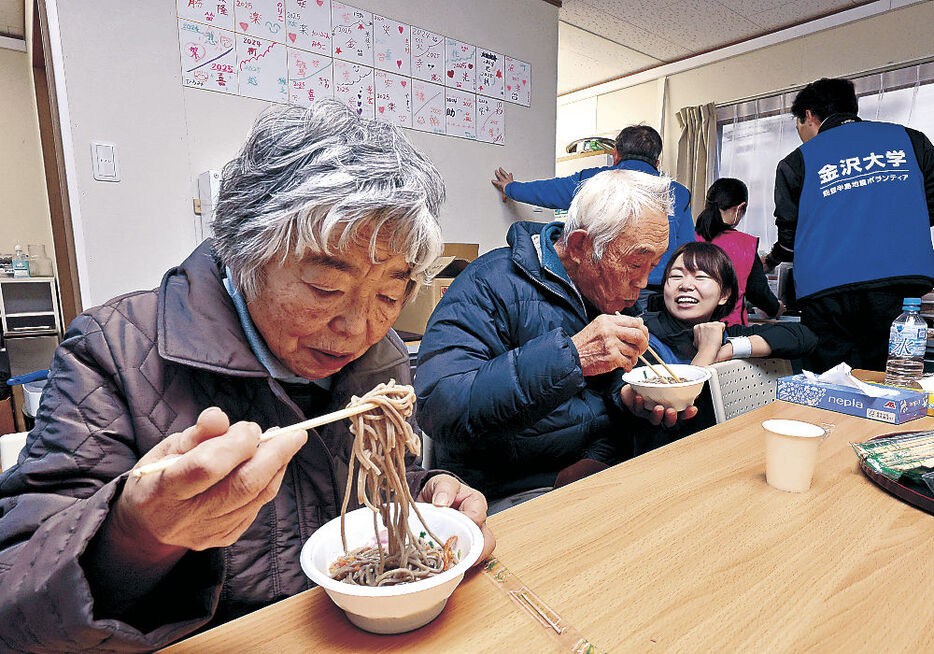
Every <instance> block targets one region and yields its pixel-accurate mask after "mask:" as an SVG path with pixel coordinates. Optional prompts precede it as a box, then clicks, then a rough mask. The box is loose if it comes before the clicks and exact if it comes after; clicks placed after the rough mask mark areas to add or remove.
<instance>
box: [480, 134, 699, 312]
mask: <svg viewBox="0 0 934 654" xmlns="http://www.w3.org/2000/svg"><path fill="white" fill-rule="evenodd" d="M661 153H662V137H661V136H660V135H659V134H658V132H656V131H655V130H654V129H652V128H651V127H649V126H648V125H631V126H629V127H626V128H625V129H623V131H621V132H620V133H619V135H618V136H617V137H616V148H615V149H614V150H613V165H612V166H602V167H598V168H588V169H586V170H582V171H580V172H579V173H574V174H573V175H570V176H568V177H555V178H554V179H540V180H537V181H534V182H517V181H515V180H514V179H513V176H512V173H509V172H506V171H505V170H503V169H502V168H499V169H497V170H496V171H494V175H495V179H493V180H491V181H492V183H493V186H495V187H496V188H497V189H498V190H499V191H500V192H501V193H502V194H503V201H504V202H505V201H506V200H507V199H511V200H515V201H517V202H524V203H526V204H534V205H537V206H540V207H546V208H548V209H565V210H566V209H567V208H568V207H570V206H571V200H573V199H574V194H575V193H577V190H578V189H579V188H580V186H581V184H582V183H583V182H584V181H586V180H588V179H590V178H591V177H593V176H594V175H596V174H597V173H601V172H603V171H605V170H613V169H617V170H637V171H639V172H642V173H648V174H649V175H656V176H657V175H661V174H662V173H660V172H659V170H658V158H659V156H661ZM671 192H672V194H673V196H674V199H673V202H672V211H671V213H670V214H668V250H667V251H666V252H665V254H663V255H662V258H661V261H659V263H658V265H657V266H655V268H654V269H653V270H652V272H651V273H650V274H649V282H648V285H647V286H646V287H645V290H644V291H643V292H642V293H641V294H640V296H639V299H640V300H642V302H643V304H644V302H645V299H646V297H647V296H648V295H649V294H651V293H657V292H660V291H661V290H662V271H664V270H665V266H666V265H667V263H668V259H669V257H670V256H671V253H672V252H674V251H675V250H677V249H678V247H679V246H681V245H683V244H684V243H690V242H691V241H693V240H694V221H693V220H692V218H691V192H690V191H688V190H687V189H686V188H685V187H684V186H682V185H681V184H679V183H678V182H675V181H672V182H671Z"/></svg>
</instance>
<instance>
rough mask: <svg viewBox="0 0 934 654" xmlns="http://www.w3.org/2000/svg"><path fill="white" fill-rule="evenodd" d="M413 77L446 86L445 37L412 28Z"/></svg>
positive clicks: (418, 28)
mask: <svg viewBox="0 0 934 654" xmlns="http://www.w3.org/2000/svg"><path fill="white" fill-rule="evenodd" d="M412 77H414V78H415V79H420V80H423V81H425V82H434V83H435V84H444V36H442V35H441V34H435V33H434V32H429V31H428V30H423V29H422V28H420V27H415V26H414V25H413V26H412Z"/></svg>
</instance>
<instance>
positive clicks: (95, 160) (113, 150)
mask: <svg viewBox="0 0 934 654" xmlns="http://www.w3.org/2000/svg"><path fill="white" fill-rule="evenodd" d="M91 164H92V168H93V170H94V179H96V180H99V181H102V182H119V181H120V164H119V163H118V161H117V146H116V145H114V144H113V143H102V142H100V141H91Z"/></svg>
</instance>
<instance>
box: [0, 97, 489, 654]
mask: <svg viewBox="0 0 934 654" xmlns="http://www.w3.org/2000/svg"><path fill="white" fill-rule="evenodd" d="M443 193H444V191H443V185H442V182H441V178H440V175H439V173H438V172H437V170H436V169H435V168H434V167H433V166H432V165H431V163H430V162H429V161H428V160H427V159H426V158H425V157H424V156H422V155H421V154H420V153H419V152H417V151H416V150H415V149H414V148H413V147H412V146H411V145H410V144H409V143H408V141H406V139H405V138H403V137H402V135H401V133H400V132H399V131H398V130H397V129H395V128H392V127H389V126H388V125H385V124H379V123H374V122H367V121H363V120H361V119H359V118H358V117H357V116H356V115H355V114H353V112H351V111H350V110H348V109H346V108H345V107H343V106H342V105H340V104H339V103H337V102H333V101H318V102H316V103H315V104H314V105H313V106H312V107H311V108H310V109H307V110H305V109H299V108H294V107H293V108H287V109H280V110H276V111H272V112H269V113H266V114H264V115H262V116H261V117H260V118H259V119H258V120H257V122H256V124H255V126H254V128H253V131H252V133H251V135H250V137H249V139H248V141H247V143H246V144H245V146H244V147H243V149H242V151H241V152H240V154H239V155H238V156H237V157H236V158H235V159H234V160H233V161H231V162H230V163H229V164H227V166H225V168H224V172H223V181H222V183H221V190H220V196H219V201H218V207H217V216H216V220H215V225H214V228H215V233H216V236H215V238H214V239H213V240H209V241H206V242H205V243H203V244H202V245H201V246H200V247H198V248H197V249H196V250H195V251H194V253H193V254H192V255H191V256H189V257H188V259H186V260H185V261H184V262H183V263H182V264H181V265H180V266H179V267H177V268H174V269H172V270H170V271H169V272H168V273H167V274H166V276H165V278H164V279H163V281H162V284H161V286H160V287H159V288H158V289H155V290H151V291H144V292H139V293H134V294H130V295H126V296H123V297H119V298H116V299H114V300H111V301H110V302H107V303H106V304H104V305H103V306H101V307H97V308H95V309H91V310H90V311H88V312H86V313H84V314H82V315H81V316H79V317H78V318H77V319H76V320H75V321H74V323H72V325H71V327H70V329H69V331H68V333H67V335H66V339H65V341H64V342H63V343H62V345H61V347H60V348H59V350H58V351H57V353H56V356H55V361H54V363H53V366H52V373H51V376H50V379H49V385H48V387H47V390H46V391H45V393H44V395H43V398H42V402H41V406H40V408H39V412H38V416H37V419H36V427H35V429H34V430H33V432H32V433H31V435H30V437H29V440H28V442H27V446H26V449H25V450H24V452H23V454H22V455H21V458H20V461H19V464H18V465H17V466H16V467H15V468H13V469H12V470H11V471H9V472H8V473H6V474H5V475H4V476H3V477H0V516H2V517H0V586H2V587H3V589H4V591H3V605H4V608H5V611H4V615H5V616H6V618H7V619H4V620H3V621H0V643H2V644H3V648H9V649H13V650H28V651H33V650H43V651H45V650H56V651H57V650H62V651H76V650H79V649H80V650H86V649H95V648H98V647H100V648H105V649H108V650H117V649H120V650H137V649H138V650H143V649H147V650H148V649H155V648H158V647H160V646H162V645H165V644H167V643H169V642H171V641H173V640H176V639H178V638H180V637H182V636H184V635H186V634H188V633H191V632H192V631H194V630H196V629H198V628H201V627H203V626H204V625H205V624H207V623H217V622H220V621H224V620H227V619H230V618H232V617H236V616H238V615H241V614H243V613H245V612H247V611H251V610H254V609H256V608H259V607H261V606H263V605H265V604H269V603H270V602H273V601H276V600H279V599H282V598H285V597H288V596H290V595H293V594H295V593H297V592H299V591H302V590H305V589H306V588H308V587H309V582H308V580H307V579H306V578H305V576H304V575H303V574H302V571H301V569H300V567H299V550H300V548H301V546H302V543H303V542H304V541H305V540H306V539H307V538H308V537H309V535H310V534H311V533H312V532H313V531H314V530H315V529H317V527H318V526H319V525H321V524H322V523H324V522H325V521H327V520H329V519H330V518H332V517H334V516H336V515H337V514H338V513H339V510H340V502H341V499H342V489H343V484H344V480H345V479H346V475H347V463H348V460H349V454H350V445H351V440H352V439H351V437H350V435H349V432H348V430H347V428H346V425H344V424H333V425H328V426H326V427H323V428H321V429H319V430H318V431H310V432H309V434H308V435H307V436H306V434H304V433H298V434H292V435H284V436H280V437H277V438H274V439H270V440H268V441H266V442H262V443H261V442H260V441H259V436H260V433H261V432H262V431H263V430H265V429H267V428H269V427H272V426H275V425H286V424H292V423H294V422H297V421H299V420H301V419H304V418H305V417H306V416H309V415H318V414H322V413H326V412H328V411H331V410H334V409H336V408H339V407H341V406H343V405H344V404H346V403H347V401H348V400H349V399H350V397H351V396H352V395H362V394H363V393H365V392H366V391H368V390H370V389H371V388H373V387H374V386H375V385H377V384H378V383H380V382H385V381H388V380H389V378H391V377H394V378H395V379H396V380H397V381H399V382H402V383H408V382H409V377H410V373H409V367H408V356H407V352H406V350H405V348H404V347H403V345H402V343H401V342H400V341H399V339H398V337H397V336H396V335H395V334H394V333H393V332H391V331H390V326H391V325H392V323H393V322H394V320H395V318H396V317H397V316H398V314H399V311H400V309H401V307H402V305H403V303H404V302H405V301H406V299H407V298H408V297H410V296H411V295H412V293H413V292H414V291H415V289H416V288H417V286H418V284H419V283H421V282H422V281H424V280H425V278H426V269H427V267H428V266H429V264H430V263H431V262H432V260H433V259H434V258H435V257H436V256H437V255H438V253H439V251H440V248H441V234H440V229H439V226H438V222H437V215H438V210H439V206H440V204H441V202H442V199H443ZM170 454H182V458H181V459H180V460H179V461H177V462H176V463H175V464H173V465H172V466H171V467H170V468H169V469H167V470H165V471H163V472H161V473H159V474H154V475H149V476H145V477H141V478H138V479H137V478H128V477H127V474H126V473H127V471H128V470H129V469H130V468H132V467H133V466H134V465H136V464H138V463H140V462H147V461H153V460H157V459H160V458H162V457H165V456H167V455H170ZM407 481H408V482H409V486H410V487H411V490H412V492H413V495H419V496H420V498H421V499H422V500H425V501H432V502H434V503H435V504H441V505H453V506H455V507H457V508H459V509H460V510H462V511H463V512H465V513H466V514H468V515H470V517H472V518H473V519H474V520H476V521H477V522H478V523H480V524H483V522H484V520H485V517H486V501H485V499H484V498H483V496H482V495H481V494H480V493H478V492H477V491H474V490H473V489H471V488H469V487H467V486H466V485H464V484H462V483H461V482H460V481H458V480H457V479H455V478H454V477H452V476H450V475H445V474H440V473H439V472H438V471H433V472H426V471H424V470H422V469H421V468H419V467H417V466H416V465H414V464H412V465H410V466H409V471H408V475H407ZM486 535H487V551H489V550H490V549H492V546H493V541H492V537H491V536H490V535H489V533H488V532H486Z"/></svg>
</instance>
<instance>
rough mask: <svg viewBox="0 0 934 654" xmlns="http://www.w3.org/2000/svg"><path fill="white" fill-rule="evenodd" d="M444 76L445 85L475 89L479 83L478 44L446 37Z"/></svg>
mask: <svg viewBox="0 0 934 654" xmlns="http://www.w3.org/2000/svg"><path fill="white" fill-rule="evenodd" d="M444 76H445V77H444V84H445V86H449V87H451V88H455V89H463V90H465V91H473V90H474V89H475V88H476V83H477V46H475V45H470V44H469V43H464V42H463V41H458V40H457V39H452V38H450V37H446V38H445V45H444Z"/></svg>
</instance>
